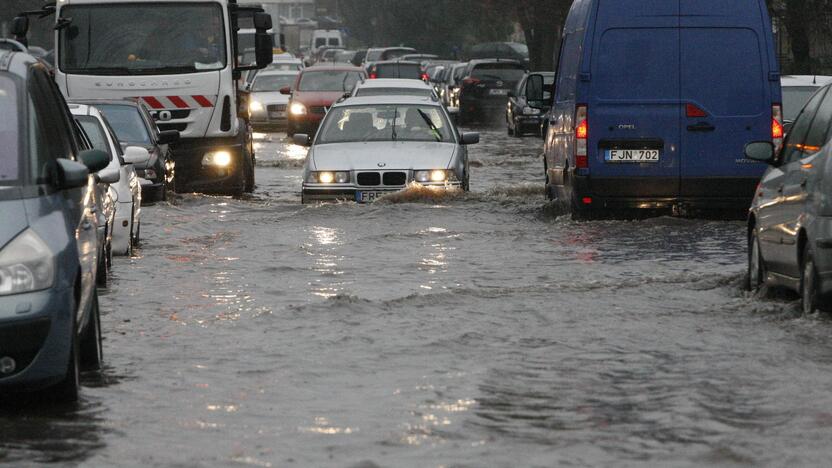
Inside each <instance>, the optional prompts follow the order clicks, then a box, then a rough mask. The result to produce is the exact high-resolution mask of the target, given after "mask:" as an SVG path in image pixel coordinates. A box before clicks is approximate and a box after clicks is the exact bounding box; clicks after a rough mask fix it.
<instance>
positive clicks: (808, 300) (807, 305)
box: [800, 246, 819, 315]
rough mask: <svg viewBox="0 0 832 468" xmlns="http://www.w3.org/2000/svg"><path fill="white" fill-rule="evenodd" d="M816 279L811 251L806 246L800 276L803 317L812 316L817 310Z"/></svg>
mask: <svg viewBox="0 0 832 468" xmlns="http://www.w3.org/2000/svg"><path fill="white" fill-rule="evenodd" d="M817 279H818V275H817V270H816V269H815V259H814V256H813V255H812V249H811V248H810V247H809V246H807V247H806V249H805V250H804V251H803V273H802V274H801V275H800V303H801V306H802V309H803V314H804V315H809V314H813V313H814V312H815V311H816V310H818V308H819V301H818V290H817V287H818V281H817Z"/></svg>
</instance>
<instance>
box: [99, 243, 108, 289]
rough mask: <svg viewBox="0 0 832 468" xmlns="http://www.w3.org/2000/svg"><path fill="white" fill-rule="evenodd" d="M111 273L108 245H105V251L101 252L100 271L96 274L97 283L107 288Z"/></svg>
mask: <svg viewBox="0 0 832 468" xmlns="http://www.w3.org/2000/svg"><path fill="white" fill-rule="evenodd" d="M109 273H110V272H109V271H107V247H106V246H105V247H104V249H103V252H101V258H99V259H98V272H97V273H96V275H95V285H96V286H100V287H102V288H106V287H107V283H108V282H109Z"/></svg>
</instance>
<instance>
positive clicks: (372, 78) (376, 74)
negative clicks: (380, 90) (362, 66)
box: [370, 72, 378, 80]
mask: <svg viewBox="0 0 832 468" xmlns="http://www.w3.org/2000/svg"><path fill="white" fill-rule="evenodd" d="M376 78H378V73H375V72H373V73H370V79H371V80H375V79H376Z"/></svg>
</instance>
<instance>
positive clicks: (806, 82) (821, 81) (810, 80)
mask: <svg viewBox="0 0 832 468" xmlns="http://www.w3.org/2000/svg"><path fill="white" fill-rule="evenodd" d="M829 83H832V76H824V75H783V76H782V77H780V84H781V85H782V86H783V87H786V88H788V87H792V86H816V87H818V88H820V87H821V86H825V85H827V84H829Z"/></svg>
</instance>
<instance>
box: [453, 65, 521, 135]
mask: <svg viewBox="0 0 832 468" xmlns="http://www.w3.org/2000/svg"><path fill="white" fill-rule="evenodd" d="M525 74H526V66H525V65H523V64H521V63H520V62H515V61H510V60H472V61H471V62H468V66H467V67H466V68H465V71H464V72H463V75H464V78H463V79H462V81H461V83H460V86H459V95H458V98H457V100H458V101H459V123H460V124H461V125H465V124H468V123H471V122H487V121H490V120H497V119H500V120H501V116H502V114H504V113H505V109H506V103H507V102H508V93H509V91H510V90H511V89H514V88H516V87H517V84H518V83H519V82H520V80H522V79H523V76H525Z"/></svg>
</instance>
